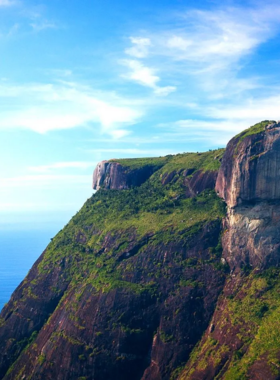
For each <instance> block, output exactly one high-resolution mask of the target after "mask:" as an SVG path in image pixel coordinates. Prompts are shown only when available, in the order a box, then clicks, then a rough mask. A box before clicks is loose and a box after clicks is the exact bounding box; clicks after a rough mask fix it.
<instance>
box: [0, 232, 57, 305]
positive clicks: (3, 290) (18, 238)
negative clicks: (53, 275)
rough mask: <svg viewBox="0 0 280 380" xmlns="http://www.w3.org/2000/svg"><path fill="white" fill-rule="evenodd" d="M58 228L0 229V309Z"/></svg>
mask: <svg viewBox="0 0 280 380" xmlns="http://www.w3.org/2000/svg"><path fill="white" fill-rule="evenodd" d="M57 231H58V230H57V229H56V231H54V230H53V229H52V230H50V229H48V230H38V229H37V230H26V231H17V230H7V231H1V230H0V310H1V309H2V308H3V306H4V305H5V303H6V302H8V301H9V299H10V297H11V295H12V293H13V291H14V290H15V289H16V287H17V286H18V285H19V284H20V282H21V281H22V280H23V279H24V277H25V276H26V274H27V273H28V271H29V269H30V268H31V267H32V265H33V264H34V262H35V261H36V260H37V258H38V257H39V256H40V254H41V253H42V252H43V250H44V249H45V248H46V246H47V245H48V243H49V242H50V239H51V238H52V237H53V236H54V235H55V233H56V232H57Z"/></svg>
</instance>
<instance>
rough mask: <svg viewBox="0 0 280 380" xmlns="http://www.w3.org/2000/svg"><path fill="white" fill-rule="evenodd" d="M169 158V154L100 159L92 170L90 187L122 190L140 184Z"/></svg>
mask: <svg viewBox="0 0 280 380" xmlns="http://www.w3.org/2000/svg"><path fill="white" fill-rule="evenodd" d="M170 158H171V156H167V157H159V158H142V159H141V158H140V159H127V160H119V161H116V160H111V161H101V162H99V163H98V165H97V166H96V168H95V170H94V172H93V181H92V187H93V189H94V190H99V189H100V188H103V189H115V190H123V189H130V188H132V187H134V186H140V185H142V183H144V182H145V181H146V180H147V179H148V178H149V177H150V176H151V175H152V174H153V173H154V172H155V171H157V170H158V169H160V168H161V167H162V166H163V165H165V164H166V163H167V162H168V160H169V159H170Z"/></svg>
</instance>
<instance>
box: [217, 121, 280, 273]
mask: <svg viewBox="0 0 280 380" xmlns="http://www.w3.org/2000/svg"><path fill="white" fill-rule="evenodd" d="M252 128H254V127H252ZM246 134H247V135H246ZM279 184H280V123H269V122H268V123H267V125H266V126H264V128H263V130H261V131H259V132H258V133H252V134H250V130H248V132H247V133H246V131H245V133H243V134H241V135H238V136H236V137H234V138H233V139H232V140H231V141H230V142H229V143H228V146H227V148H226V152H225V155H224V157H223V160H222V164H221V168H220V170H219V174H218V178H217V183H216V191H217V193H218V195H219V196H220V197H222V198H224V200H225V201H226V203H227V206H228V212H227V217H226V220H225V227H226V232H225V234H224V236H223V248H224V252H223V256H224V258H225V259H226V260H227V262H228V264H229V265H230V267H231V269H232V270H235V269H238V268H239V269H240V268H244V267H253V268H265V267H268V266H272V265H279V261H280V234H279V231H280V185H279Z"/></svg>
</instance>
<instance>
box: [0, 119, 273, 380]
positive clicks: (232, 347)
mask: <svg viewBox="0 0 280 380" xmlns="http://www.w3.org/2000/svg"><path fill="white" fill-rule="evenodd" d="M279 183H280V124H278V123H276V122H274V121H264V122H261V123H259V124H256V125H255V126H253V127H251V128H249V129H248V130H246V131H244V132H242V133H241V134H239V135H238V136H236V137H234V138H233V139H232V140H231V141H230V142H229V144H228V145H227V148H226V149H225V150H224V149H219V150H214V151H209V152H206V153H184V154H177V155H169V156H165V157H159V158H142V159H123V160H110V161H103V162H101V163H99V164H98V165H97V168H96V169H95V171H94V175H93V187H94V188H95V189H97V190H98V191H97V192H96V193H95V194H94V195H93V196H92V197H91V198H90V199H88V200H87V201H86V203H85V204H84V206H83V207H82V209H81V210H80V211H79V212H78V213H77V214H76V215H75V216H74V217H73V218H72V219H71V221H70V222H69V223H68V224H67V225H66V227H65V228H64V229H63V230H61V231H60V232H59V233H58V234H57V235H56V236H55V238H54V239H53V240H52V241H51V243H50V244H49V245H48V247H47V248H46V250H45V251H44V252H43V254H42V255H41V256H40V258H39V259H38V260H37V262H36V263H35V264H34V265H33V267H32V269H31V270H30V272H29V274H28V275H27V277H26V278H25V279H24V281H23V282H22V283H21V284H20V285H19V287H18V288H17V289H16V290H15V292H14V293H13V295H12V297H11V300H10V301H9V302H8V304H7V305H6V306H5V307H4V309H3V310H2V312H1V315H0V337H1V339H0V378H1V379H5V380H8V379H9V380H17V379H18V380H20V379H26V380H27V379H30V380H33V379H44V380H45V379H46V380H48V379H52V380H53V379H57V380H66V379H67V380H68V379H73V380H74V379H75V380H76V379H79V380H90V379H94V380H101V379H102V380H103V379H106V380H113V379H114V380H116V379H120V380H132V379H133V380H134V379H135V380H138V379H139V380H140V379H142V380H167V379H173V380H174V379H179V380H185V379H193V380H199V379H209V380H210V379H227V380H234V379H236V380H237V379H238V380H240V379H241V380H242V379H254V380H255V379H262V380H263V379H267V380H270V379H279V378H280V317H279V316H280V277H279V274H280V269H279V259H280V202H279V201H280V186H279V185H278V184H279Z"/></svg>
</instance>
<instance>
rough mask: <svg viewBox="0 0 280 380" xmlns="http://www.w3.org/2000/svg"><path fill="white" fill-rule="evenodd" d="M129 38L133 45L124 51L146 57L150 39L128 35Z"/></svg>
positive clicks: (135, 55) (133, 55) (134, 55)
mask: <svg viewBox="0 0 280 380" xmlns="http://www.w3.org/2000/svg"><path fill="white" fill-rule="evenodd" d="M129 39H130V41H131V43H132V44H133V46H132V47H130V48H128V49H126V50H125V53H126V54H128V55H131V56H132V57H136V58H144V57H147V55H148V52H149V47H150V46H151V40H150V39H149V38H143V37H130V38H129Z"/></svg>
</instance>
